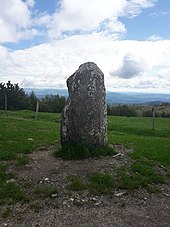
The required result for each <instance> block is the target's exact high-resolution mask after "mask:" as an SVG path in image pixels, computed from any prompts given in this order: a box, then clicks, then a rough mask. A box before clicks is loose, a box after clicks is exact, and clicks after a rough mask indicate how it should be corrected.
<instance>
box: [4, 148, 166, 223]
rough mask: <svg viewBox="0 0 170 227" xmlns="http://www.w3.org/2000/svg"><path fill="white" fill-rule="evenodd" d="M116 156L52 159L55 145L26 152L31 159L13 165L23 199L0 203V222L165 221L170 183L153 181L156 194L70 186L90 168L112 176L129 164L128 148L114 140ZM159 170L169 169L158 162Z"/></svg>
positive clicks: (162, 172) (87, 172)
mask: <svg viewBox="0 0 170 227" xmlns="http://www.w3.org/2000/svg"><path fill="white" fill-rule="evenodd" d="M115 150H116V151H117V152H118V153H120V155H118V156H117V157H114V156H113V157H112V156H111V157H103V158H100V159H87V160H81V161H64V160H62V159H56V158H54V156H53V154H52V152H53V149H52V148H51V149H49V150H41V151H37V152H34V153H32V154H29V158H30V162H29V163H28V164H27V165H26V166H24V167H16V166H13V167H11V168H10V169H9V171H12V172H15V173H16V175H15V177H14V181H15V183H16V184H18V185H19V186H20V187H21V188H22V190H23V191H24V193H25V194H27V195H28V196H29V200H28V201H27V202H23V201H21V202H17V203H16V204H11V205H1V210H0V216H1V218H0V223H1V225H2V226H11V227H13V226H14V227H15V226H17V227H18V226H62V227H63V226H91V227H92V226H99V227H100V226H169V224H170V217H169V213H170V187H169V180H168V179H169V178H167V180H166V184H160V185H158V186H157V188H158V189H159V191H160V192H159V193H151V192H149V191H148V190H146V189H145V188H139V189H133V190H131V191H128V190H120V189H118V188H114V187H113V188H112V190H111V191H110V192H109V193H100V191H99V192H98V191H97V193H95V194H93V193H91V191H90V186H89V187H88V188H84V189H81V188H78V190H79V189H80V190H79V191H73V190H71V189H70V185H71V183H72V179H73V178H74V179H75V178H76V177H77V178H78V179H81V180H82V181H83V182H86V183H87V181H88V180H89V178H88V176H89V174H91V173H94V172H98V173H101V174H109V175H111V176H112V177H113V179H115V178H114V177H115V176H116V172H117V170H119V168H122V166H124V167H125V168H129V166H130V165H131V163H132V162H133V160H131V159H130V158H129V156H128V153H129V152H130V150H128V149H125V148H124V147H123V146H122V145H115ZM157 171H158V172H161V174H166V171H167V169H166V168H165V169H164V168H163V166H162V167H159V168H158V169H157Z"/></svg>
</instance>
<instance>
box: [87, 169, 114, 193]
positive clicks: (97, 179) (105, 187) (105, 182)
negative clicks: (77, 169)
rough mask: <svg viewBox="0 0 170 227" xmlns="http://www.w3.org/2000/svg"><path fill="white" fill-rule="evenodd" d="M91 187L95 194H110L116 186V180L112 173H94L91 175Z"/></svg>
mask: <svg viewBox="0 0 170 227" xmlns="http://www.w3.org/2000/svg"><path fill="white" fill-rule="evenodd" d="M89 180H90V184H89V189H90V192H91V193H93V194H109V193H111V192H112V190H113V187H114V180H113V178H112V176H111V175H109V174H103V173H98V172H96V173H93V174H90V175H89Z"/></svg>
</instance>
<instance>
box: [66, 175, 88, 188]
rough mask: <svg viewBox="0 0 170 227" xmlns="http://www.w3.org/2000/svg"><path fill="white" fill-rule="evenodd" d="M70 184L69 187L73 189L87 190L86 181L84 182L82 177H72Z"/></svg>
mask: <svg viewBox="0 0 170 227" xmlns="http://www.w3.org/2000/svg"><path fill="white" fill-rule="evenodd" d="M69 179H70V184H69V186H68V189H70V190H72V191H82V190H85V189H86V188H87V185H86V183H84V182H83V180H82V179H80V178H79V177H77V176H75V177H73V176H72V177H70V178H69Z"/></svg>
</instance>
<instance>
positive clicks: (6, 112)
mask: <svg viewBox="0 0 170 227" xmlns="http://www.w3.org/2000/svg"><path fill="white" fill-rule="evenodd" d="M5 116H6V117H7V116H8V100H7V94H5Z"/></svg>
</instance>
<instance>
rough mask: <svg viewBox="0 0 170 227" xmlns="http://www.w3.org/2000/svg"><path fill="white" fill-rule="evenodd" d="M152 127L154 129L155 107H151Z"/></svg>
mask: <svg viewBox="0 0 170 227" xmlns="http://www.w3.org/2000/svg"><path fill="white" fill-rule="evenodd" d="M152 129H153V130H154V129H155V109H154V108H152Z"/></svg>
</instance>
